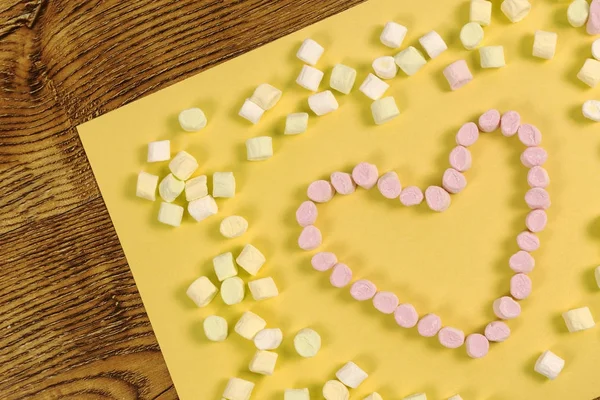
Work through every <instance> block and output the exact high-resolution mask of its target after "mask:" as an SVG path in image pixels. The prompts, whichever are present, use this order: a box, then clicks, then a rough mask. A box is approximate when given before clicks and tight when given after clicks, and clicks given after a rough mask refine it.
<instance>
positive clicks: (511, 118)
mask: <svg viewBox="0 0 600 400" xmlns="http://www.w3.org/2000/svg"><path fill="white" fill-rule="evenodd" d="M520 126H521V115H519V113H518V112H516V111H507V112H505V113H504V114H502V118H501V119H500V131H501V132H502V134H503V135H504V136H506V137H511V136H514V135H515V134H516V133H517V131H518V130H519V127H520Z"/></svg>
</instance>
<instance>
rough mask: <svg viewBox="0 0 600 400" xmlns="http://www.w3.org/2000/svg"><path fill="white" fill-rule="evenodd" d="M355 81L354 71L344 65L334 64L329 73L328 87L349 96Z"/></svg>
mask: <svg viewBox="0 0 600 400" xmlns="http://www.w3.org/2000/svg"><path fill="white" fill-rule="evenodd" d="M355 81H356V70H355V69H354V68H350V67H348V66H347V65H344V64H336V65H335V66H334V67H333V70H332V71H331V77H330V78H329V86H331V88H332V89H335V90H337V91H338V92H340V93H343V94H349V93H350V91H351V90H352V88H353V87H354V82H355Z"/></svg>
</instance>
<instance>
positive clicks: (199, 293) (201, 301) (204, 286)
mask: <svg viewBox="0 0 600 400" xmlns="http://www.w3.org/2000/svg"><path fill="white" fill-rule="evenodd" d="M217 292H218V289H217V287H216V286H215V285H213V283H212V282H211V281H210V279H208V278H207V277H206V276H201V277H200V278H198V279H196V280H195V281H194V282H192V284H191V285H190V286H189V287H188V289H187V291H186V294H187V296H188V297H189V298H190V299H192V301H193V302H194V303H196V305H197V306H198V307H205V306H206V305H208V303H210V302H211V301H212V299H214V297H215V296H216V295H217Z"/></svg>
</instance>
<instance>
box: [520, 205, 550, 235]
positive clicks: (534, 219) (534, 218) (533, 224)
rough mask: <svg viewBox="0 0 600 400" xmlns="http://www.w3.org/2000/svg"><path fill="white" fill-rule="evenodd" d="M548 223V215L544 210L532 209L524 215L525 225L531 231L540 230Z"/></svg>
mask: <svg viewBox="0 0 600 400" xmlns="http://www.w3.org/2000/svg"><path fill="white" fill-rule="evenodd" d="M547 223H548V215H546V211H544V210H533V211H531V212H530V213H529V214H527V217H525V225H526V226H527V229H529V230H530V231H531V232H541V231H543V230H544V228H545V227H546V224H547Z"/></svg>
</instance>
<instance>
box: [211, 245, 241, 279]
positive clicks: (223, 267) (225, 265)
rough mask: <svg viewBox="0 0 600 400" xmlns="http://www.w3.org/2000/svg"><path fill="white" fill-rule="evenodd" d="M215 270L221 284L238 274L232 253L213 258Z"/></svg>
mask: <svg viewBox="0 0 600 400" xmlns="http://www.w3.org/2000/svg"><path fill="white" fill-rule="evenodd" d="M213 268H214V270H215V274H216V275H217V279H218V280H219V282H223V281H224V280H225V279H228V278H232V277H234V276H237V274H238V270H237V267H236V266H235V263H234V262H233V254H231V252H228V253H223V254H219V255H218V256H216V257H215V258H213Z"/></svg>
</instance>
